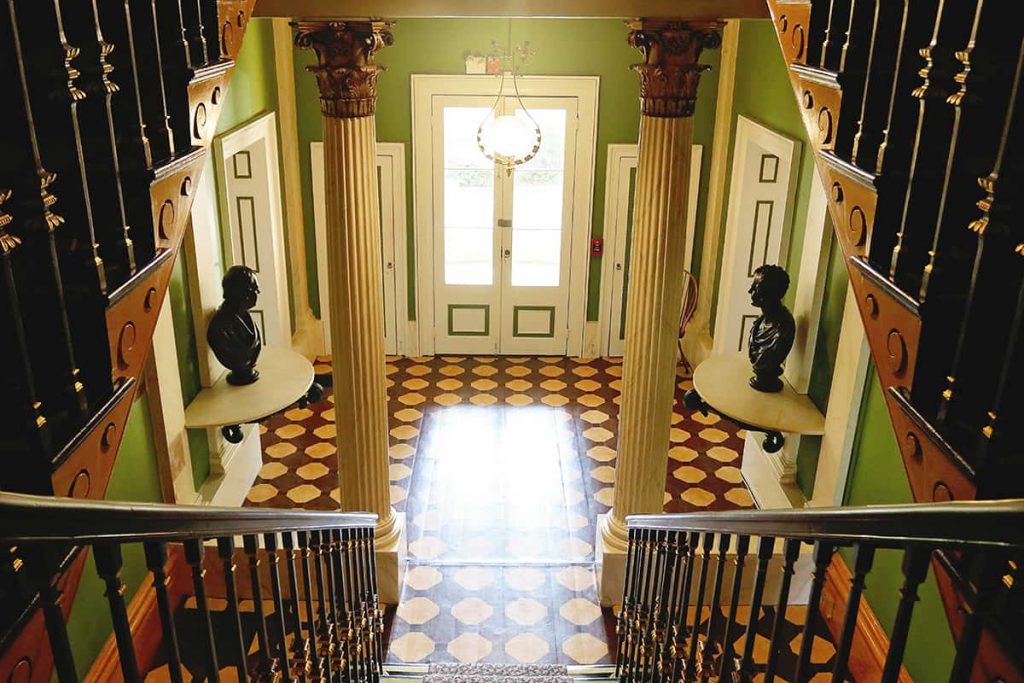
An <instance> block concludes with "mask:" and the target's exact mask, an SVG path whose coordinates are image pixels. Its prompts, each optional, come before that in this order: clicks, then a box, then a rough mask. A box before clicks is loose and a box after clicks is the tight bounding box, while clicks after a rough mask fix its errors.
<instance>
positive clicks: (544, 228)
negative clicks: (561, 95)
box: [511, 108, 567, 287]
mask: <svg viewBox="0 0 1024 683" xmlns="http://www.w3.org/2000/svg"><path fill="white" fill-rule="evenodd" d="M521 112H522V110H521V109H517V111H516V114H517V115H521ZM566 113H567V112H566V110H565V109H541V108H536V109H531V110H530V116H532V117H533V119H534V120H535V121H536V122H537V125H539V126H540V131H541V146H540V151H539V152H538V153H537V156H535V157H534V158H532V159H530V160H529V161H528V162H526V163H525V164H522V165H521V166H518V167H517V168H516V169H515V172H514V175H513V184H512V197H513V200H512V254H511V262H512V263H511V283H512V286H513V287H557V286H558V285H559V284H560V279H561V278H560V274H561V266H562V230H563V227H564V225H563V223H564V212H563V203H564V198H565V132H566Z"/></svg>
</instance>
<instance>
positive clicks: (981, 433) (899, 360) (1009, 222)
mask: <svg viewBox="0 0 1024 683" xmlns="http://www.w3.org/2000/svg"><path fill="white" fill-rule="evenodd" d="M768 6H769V9H770V11H771V15H772V19H773V21H774V24H775V29H776V33H777V35H778V38H779V42H780V45H781V48H782V53H783V57H784V59H785V61H786V63H787V65H788V69H789V74H790V80H791V82H792V85H793V88H794V92H795V95H796V98H797V103H798V107H799V109H800V111H801V112H802V114H803V117H804V123H805V125H806V128H807V132H808V136H809V138H810V140H811V142H812V144H813V146H814V147H815V151H816V161H817V168H818V175H819V177H820V180H821V182H822V183H823V184H824V186H825V189H826V191H827V194H828V196H829V208H830V212H831V217H832V221H833V224H834V226H835V232H836V236H837V238H838V243H839V245H840V246H841V248H842V250H843V255H844V257H845V260H846V264H847V268H848V271H849V275H850V282H851V285H852V289H853V294H854V295H855V296H856V301H857V304H858V307H859V309H860V313H861V318H862V320H863V322H864V327H865V330H866V332H867V337H868V341H869V344H870V347H871V354H872V358H873V360H874V364H875V367H876V368H877V370H878V376H879V379H880V381H881V383H882V387H883V389H884V392H885V397H886V401H887V404H888V408H889V414H890V416H891V418H892V423H893V428H894V430H895V432H896V441H897V443H898V444H899V447H900V451H901V455H902V458H903V462H904V466H905V469H906V472H907V478H908V480H909V483H910V489H911V492H912V494H913V497H914V500H915V501H917V502H919V503H931V502H938V501H949V500H971V499H1005V498H1020V497H1024V448H1022V446H1021V443H1022V436H1024V431H1022V430H1024V398H1022V397H1024V392H1021V391H1020V386H1021V384H1022V381H1024V214H1022V209H1024V202H1022V201H1021V198H1022V196H1024V182H1022V179H1024V174H1022V171H1024V125H1022V119H1024V101H1022V98H1024V88H1022V87H1021V81H1022V78H1024V25H1022V24H1021V22H1020V21H1019V20H1018V19H1017V18H1016V16H1015V14H1014V11H1015V9H1016V8H1015V6H1014V3H1005V2H992V1H991V0H959V1H956V2H953V1H951V0H795V1H789V0H768ZM947 559H948V561H947V562H944V563H936V564H935V565H934V568H935V571H936V577H937V579H938V583H939V589H940V592H941V594H942V598H943V602H944V603H945V606H946V611H947V614H948V616H949V620H950V624H951V626H952V627H953V629H954V632H957V633H958V632H959V629H960V623H961V622H962V621H963V619H962V615H961V614H960V612H961V610H962V609H963V604H962V603H963V601H964V600H965V599H966V600H968V601H970V599H971V598H970V596H969V595H964V594H963V593H962V592H961V591H959V590H958V588H957V587H958V586H963V585H965V584H966V583H969V576H967V575H966V574H965V573H964V571H965V570H964V569H962V568H961V567H960V563H959V561H958V560H957V558H955V557H950V558H947ZM983 656H984V653H983ZM993 657H995V658H996V659H997V660H998V659H999V655H998V653H993Z"/></svg>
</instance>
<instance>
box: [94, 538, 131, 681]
mask: <svg viewBox="0 0 1024 683" xmlns="http://www.w3.org/2000/svg"><path fill="white" fill-rule="evenodd" d="M92 551H93V559H94V560H95V561H96V572H97V573H98V574H99V576H100V579H101V580H102V581H103V584H104V586H105V587H106V590H105V591H104V595H105V596H106V598H107V604H109V605H110V619H111V621H112V622H113V626H114V640H115V641H116V642H117V656H118V659H119V661H120V664H121V675H122V676H124V680H125V681H126V682H127V683H138V682H139V681H141V680H142V678H141V677H140V676H139V664H138V662H137V661H136V659H135V644H134V643H133V642H132V627H131V624H130V623H129V622H128V609H127V606H126V605H125V601H124V591H125V587H124V584H123V583H122V582H121V567H122V566H123V564H124V562H123V560H122V558H121V546H120V545H119V544H117V543H97V544H96V545H95V546H93V549H92Z"/></svg>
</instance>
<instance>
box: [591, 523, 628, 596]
mask: <svg viewBox="0 0 1024 683" xmlns="http://www.w3.org/2000/svg"><path fill="white" fill-rule="evenodd" d="M616 529H617V525H616V524H615V522H614V520H613V519H612V516H611V513H605V514H603V515H598V516H597V542H596V543H595V546H596V548H595V551H594V555H595V557H594V561H595V563H596V564H597V595H598V597H599V598H600V599H601V605H603V606H604V607H611V606H612V605H618V604H619V603H621V602H622V589H623V588H624V587H625V585H626V549H627V548H628V541H627V540H626V536H624V535H623V534H622V533H620V532H617V531H616Z"/></svg>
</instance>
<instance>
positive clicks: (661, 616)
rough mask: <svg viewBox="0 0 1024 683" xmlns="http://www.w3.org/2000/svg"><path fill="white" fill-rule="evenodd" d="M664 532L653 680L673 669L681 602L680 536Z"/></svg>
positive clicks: (661, 677)
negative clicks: (676, 629) (674, 645)
mask: <svg viewBox="0 0 1024 683" xmlns="http://www.w3.org/2000/svg"><path fill="white" fill-rule="evenodd" d="M663 533H664V551H663V552H664V553H665V563H666V566H667V569H666V571H665V580H664V582H663V584H662V589H661V594H662V601H661V606H660V608H659V610H658V617H657V625H656V628H655V630H656V633H657V635H656V638H655V652H654V664H653V666H654V676H653V680H655V681H661V680H662V679H667V674H668V673H669V672H670V671H671V670H672V643H673V640H674V635H673V632H672V627H673V625H674V624H675V622H676V619H675V616H676V612H675V610H676V605H677V604H678V602H679V584H680V571H681V569H682V562H681V560H682V556H681V554H680V552H679V550H680V549H679V536H678V534H676V533H674V532H672V531H665V532H663Z"/></svg>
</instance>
